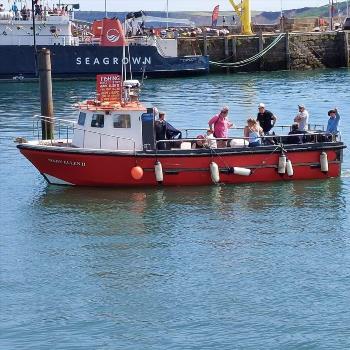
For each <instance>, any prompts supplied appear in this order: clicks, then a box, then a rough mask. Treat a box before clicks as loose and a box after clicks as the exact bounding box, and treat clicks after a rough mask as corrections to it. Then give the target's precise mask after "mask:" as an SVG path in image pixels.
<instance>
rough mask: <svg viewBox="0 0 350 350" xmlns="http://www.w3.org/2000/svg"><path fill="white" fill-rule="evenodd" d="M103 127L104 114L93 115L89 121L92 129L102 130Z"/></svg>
mask: <svg viewBox="0 0 350 350" xmlns="http://www.w3.org/2000/svg"><path fill="white" fill-rule="evenodd" d="M104 125H105V116H104V114H93V115H92V119H91V127H92V128H103V127H104Z"/></svg>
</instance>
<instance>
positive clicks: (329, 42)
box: [179, 31, 350, 72]
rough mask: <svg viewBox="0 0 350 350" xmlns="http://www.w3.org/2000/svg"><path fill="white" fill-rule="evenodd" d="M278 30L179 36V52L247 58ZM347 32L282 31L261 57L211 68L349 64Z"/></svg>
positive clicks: (220, 59) (221, 59)
mask: <svg viewBox="0 0 350 350" xmlns="http://www.w3.org/2000/svg"><path fill="white" fill-rule="evenodd" d="M278 35H279V34H262V33H260V34H258V35H251V36H246V35H245V36H243V35H228V36H219V37H207V36H202V37H196V38H181V39H179V54H180V55H193V54H208V55H209V57H210V61H213V62H224V63H232V62H240V61H244V60H246V59H249V58H251V57H253V56H255V55H257V54H258V53H259V52H261V51H262V50H263V49H264V48H266V47H267V46H268V45H269V44H271V43H273V42H274V40H275V39H276V38H277V37H278ZM349 46H350V35H349V33H348V32H343V31H340V32H315V33H314V32H313V33H285V34H284V37H283V38H282V39H281V40H280V41H279V42H278V43H277V44H276V45H275V46H274V47H273V48H272V49H271V50H270V51H268V52H267V53H266V54H265V55H264V56H263V57H262V58H259V59H258V60H256V61H254V62H251V63H249V64H248V65H242V66H240V67H229V65H228V67H224V68H223V67H218V66H216V65H211V71H214V72H215V71H222V70H224V71H232V72H249V71H275V70H285V69H287V70H309V69H317V68H340V67H349V61H350V58H349Z"/></svg>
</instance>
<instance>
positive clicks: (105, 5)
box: [105, 0, 107, 18]
mask: <svg viewBox="0 0 350 350" xmlns="http://www.w3.org/2000/svg"><path fill="white" fill-rule="evenodd" d="M105 18H107V0H105Z"/></svg>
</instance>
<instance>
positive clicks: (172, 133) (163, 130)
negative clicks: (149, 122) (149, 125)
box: [154, 112, 182, 150]
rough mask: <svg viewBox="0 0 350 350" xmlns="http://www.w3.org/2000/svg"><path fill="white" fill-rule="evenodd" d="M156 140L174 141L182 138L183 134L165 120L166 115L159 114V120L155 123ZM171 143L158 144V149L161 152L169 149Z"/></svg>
mask: <svg viewBox="0 0 350 350" xmlns="http://www.w3.org/2000/svg"><path fill="white" fill-rule="evenodd" d="M154 128H155V134H156V140H157V141H159V140H172V139H174V138H175V137H178V138H181V137H182V134H181V131H180V130H177V129H176V128H174V127H173V126H172V125H171V124H170V123H168V122H167V121H166V120H165V113H164V112H159V119H158V120H156V121H155V123H154ZM169 146H170V143H167V142H158V143H157V148H158V149H160V150H165V149H168V147H169Z"/></svg>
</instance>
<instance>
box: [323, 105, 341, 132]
mask: <svg viewBox="0 0 350 350" xmlns="http://www.w3.org/2000/svg"><path fill="white" fill-rule="evenodd" d="M328 116H329V119H328V123H327V130H326V132H327V133H329V134H333V135H336V134H338V132H339V130H338V128H339V122H340V115H339V113H338V109H337V108H334V109H331V110H330V111H328Z"/></svg>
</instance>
